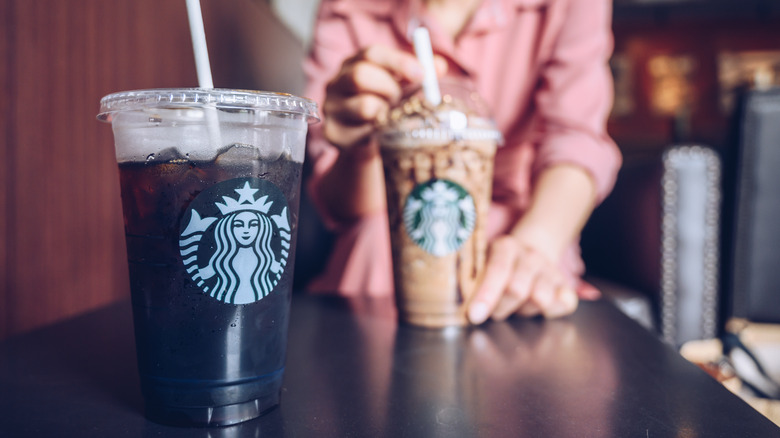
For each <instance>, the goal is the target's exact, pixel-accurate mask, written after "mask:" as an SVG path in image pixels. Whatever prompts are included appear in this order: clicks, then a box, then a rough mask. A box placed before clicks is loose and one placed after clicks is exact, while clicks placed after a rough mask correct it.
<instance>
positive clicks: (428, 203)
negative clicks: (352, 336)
mask: <svg viewBox="0 0 780 438" xmlns="http://www.w3.org/2000/svg"><path fill="white" fill-rule="evenodd" d="M475 217H476V213H475V207H474V199H473V198H472V197H471V195H469V193H468V192H466V190H464V189H463V187H461V186H459V185H458V184H455V183H454V182H452V181H448V180H446V179H432V180H430V181H428V182H426V183H423V184H420V185H418V186H417V187H415V188H414V190H412V193H410V194H409V197H408V198H406V204H405V205H404V211H403V221H404V226H405V227H406V232H407V233H408V235H409V238H411V239H412V240H413V241H414V243H416V244H417V245H419V246H420V247H421V248H422V249H424V250H425V251H427V252H429V253H431V254H433V255H435V256H437V257H441V256H445V255H447V254H450V253H452V252H455V251H457V250H458V249H459V248H460V247H461V245H463V242H465V241H466V240H468V238H469V236H471V233H472V231H474V220H475Z"/></svg>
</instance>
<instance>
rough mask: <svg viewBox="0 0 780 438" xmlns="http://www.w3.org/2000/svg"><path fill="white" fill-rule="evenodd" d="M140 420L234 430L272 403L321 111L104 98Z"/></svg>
mask: <svg viewBox="0 0 780 438" xmlns="http://www.w3.org/2000/svg"><path fill="white" fill-rule="evenodd" d="M99 118H100V119H101V120H104V121H110V122H111V124H112V126H113V131H114V140H115V145H116V155H117V161H118V163H119V175H120V183H121V192H122V206H123V211H124V218H125V232H126V242H127V254H128V262H129V271H130V283H131V293H132V303H133V316H134V323H135V335H136V347H137V353H138V365H139V371H140V377H141V386H142V388H141V389H142V392H143V395H144V399H145V404H146V412H147V416H148V417H149V418H150V419H152V420H155V421H158V422H162V423H168V424H183V425H185V424H195V425H228V424H234V423H238V422H241V421H245V420H248V419H251V418H254V417H257V416H259V415H261V414H262V413H263V412H265V411H267V410H269V409H271V408H273V407H274V406H276V405H277V404H278V403H279V396H280V390H281V384H282V375H283V371H284V361H285V351H286V345H287V322H288V315H289V307H290V298H291V295H290V294H291V286H292V280H293V261H294V260H295V244H296V235H297V233H296V231H297V222H298V204H299V195H300V181H301V171H302V165H303V158H304V148H305V138H306V131H307V128H308V123H310V122H313V121H316V120H317V108H316V104H314V103H313V102H311V101H309V100H307V99H302V98H298V97H295V96H290V95H285V94H276V93H262V92H251V91H233V90H209V89H173V90H141V91H133V92H125V93H117V94H112V95H109V96H106V97H104V98H103V100H102V101H101V114H100V116H99Z"/></svg>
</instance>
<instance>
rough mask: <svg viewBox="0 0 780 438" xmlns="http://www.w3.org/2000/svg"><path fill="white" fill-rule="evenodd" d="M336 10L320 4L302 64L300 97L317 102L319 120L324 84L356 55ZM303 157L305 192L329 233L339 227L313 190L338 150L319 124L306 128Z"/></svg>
mask: <svg viewBox="0 0 780 438" xmlns="http://www.w3.org/2000/svg"><path fill="white" fill-rule="evenodd" d="M339 9H340V7H339V4H338V1H332V0H323V1H322V3H321V4H320V9H319V12H318V14H317V22H316V24H315V26H314V37H313V40H312V45H311V48H310V51H309V56H308V58H307V59H306V60H305V62H304V72H305V74H306V91H305V94H304V95H305V96H306V97H308V98H309V99H313V100H314V101H316V102H317V105H319V108H320V112H321V114H320V115H321V116H324V114H322V113H323V106H322V105H323V103H324V101H325V87H326V85H327V83H328V81H330V80H331V79H332V78H333V77H334V76H335V75H336V73H337V72H338V70H339V69H340V68H341V64H342V63H343V62H344V60H345V59H346V58H347V57H348V56H351V55H353V54H354V53H356V52H357V48H356V47H355V44H354V39H353V38H352V36H351V34H350V31H349V27H348V25H347V18H346V17H345V16H344V15H342V14H340V13H339ZM306 153H307V157H306V158H307V160H309V161H310V163H311V169H312V173H311V175H310V176H309V179H308V182H307V185H306V189H307V190H308V192H309V195H310V196H311V199H312V202H313V203H314V205H315V206H316V208H317V211H318V212H319V213H320V216H321V218H322V220H323V222H324V223H325V225H326V226H327V227H328V228H330V229H336V228H340V226H342V225H343V224H340V223H338V222H337V221H336V220H335V219H334V217H333V215H332V214H331V213H330V211H329V209H328V208H327V205H325V204H324V202H323V201H322V198H321V196H320V195H319V192H318V190H317V186H318V185H319V183H320V181H321V180H322V177H323V175H324V174H325V173H327V171H328V170H329V169H330V168H331V167H332V166H333V163H334V162H335V161H336V157H337V156H338V150H337V149H336V148H335V147H334V146H333V145H331V144H330V143H329V142H328V141H327V140H325V139H324V138H323V135H322V123H318V124H315V125H311V126H309V135H308V143H307V149H306Z"/></svg>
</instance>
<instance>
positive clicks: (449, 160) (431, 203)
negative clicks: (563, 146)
mask: <svg viewBox="0 0 780 438" xmlns="http://www.w3.org/2000/svg"><path fill="white" fill-rule="evenodd" d="M464 95H465V97H464V98H459V96H457V95H453V94H446V93H445V94H444V95H443V99H442V103H441V104H439V105H438V106H436V107H433V106H432V105H430V104H429V103H428V102H427V101H426V100H424V99H423V98H422V96H421V95H414V96H412V97H411V98H409V99H407V100H406V101H404V102H403V103H402V104H401V105H400V106H399V107H398V108H396V109H394V110H393V111H391V113H390V116H389V119H388V122H387V125H386V126H385V127H384V128H383V129H382V130H381V131H380V133H379V143H380V149H381V153H382V161H383V166H384V172H385V187H386V191H387V210H388V216H389V221H390V236H391V243H392V251H393V272H394V280H395V289H396V302H397V305H398V312H399V317H400V318H401V320H402V321H405V322H408V323H410V324H414V325H419V326H425V327H446V326H453V325H455V326H457V325H466V324H468V319H467V317H466V306H467V304H468V302H469V299H470V298H471V296H472V295H473V294H474V292H475V291H476V288H477V287H478V286H479V283H480V281H481V279H482V273H483V271H484V267H485V258H486V255H485V252H486V245H487V237H486V231H485V221H486V218H487V211H488V207H489V206H490V199H491V188H492V177H493V158H494V156H495V153H496V146H497V145H498V143H499V142H500V141H501V134H500V133H499V132H498V131H497V130H496V128H495V126H494V124H493V122H492V121H491V120H490V119H489V118H487V117H485V116H484V115H483V114H481V113H479V112H477V110H476V109H475V108H478V106H477V105H472V102H471V101H470V100H469V96H471V95H470V94H469V93H465V94H464ZM472 98H473V97H472Z"/></svg>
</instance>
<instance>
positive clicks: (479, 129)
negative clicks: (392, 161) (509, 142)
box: [379, 81, 503, 146]
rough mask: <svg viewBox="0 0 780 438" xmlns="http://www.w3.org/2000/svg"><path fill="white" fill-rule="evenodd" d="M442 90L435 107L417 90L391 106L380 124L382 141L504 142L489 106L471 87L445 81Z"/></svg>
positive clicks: (396, 142)
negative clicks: (394, 105)
mask: <svg viewBox="0 0 780 438" xmlns="http://www.w3.org/2000/svg"><path fill="white" fill-rule="evenodd" d="M441 91H442V93H441V94H442V100H441V103H439V104H438V105H436V106H434V105H432V104H431V103H430V102H428V101H427V100H426V99H425V96H424V94H423V93H422V92H421V91H420V90H418V91H417V92H415V93H412V94H411V95H409V96H408V97H407V98H405V99H403V100H402V101H401V102H400V103H399V105H398V106H396V107H394V108H392V109H391V110H390V111H389V113H388V116H387V119H386V120H383V121H382V122H381V123H380V125H381V127H380V128H379V139H380V143H382V144H385V145H391V144H393V145H396V146H400V145H403V144H408V145H412V144H415V143H416V142H419V141H461V140H473V141H480V140H486V141H495V142H496V143H498V144H499V145H500V144H501V143H502V142H503V136H502V135H501V131H499V130H498V128H497V127H496V125H495V122H494V120H493V119H492V118H491V117H490V115H489V111H488V110H487V106H486V105H485V103H484V101H483V100H482V99H481V97H480V96H479V95H478V94H477V93H476V92H474V91H472V90H471V88H470V87H467V86H465V85H463V84H461V83H457V82H451V81H443V82H442V83H441ZM408 141H411V142H412V143H408Z"/></svg>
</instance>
